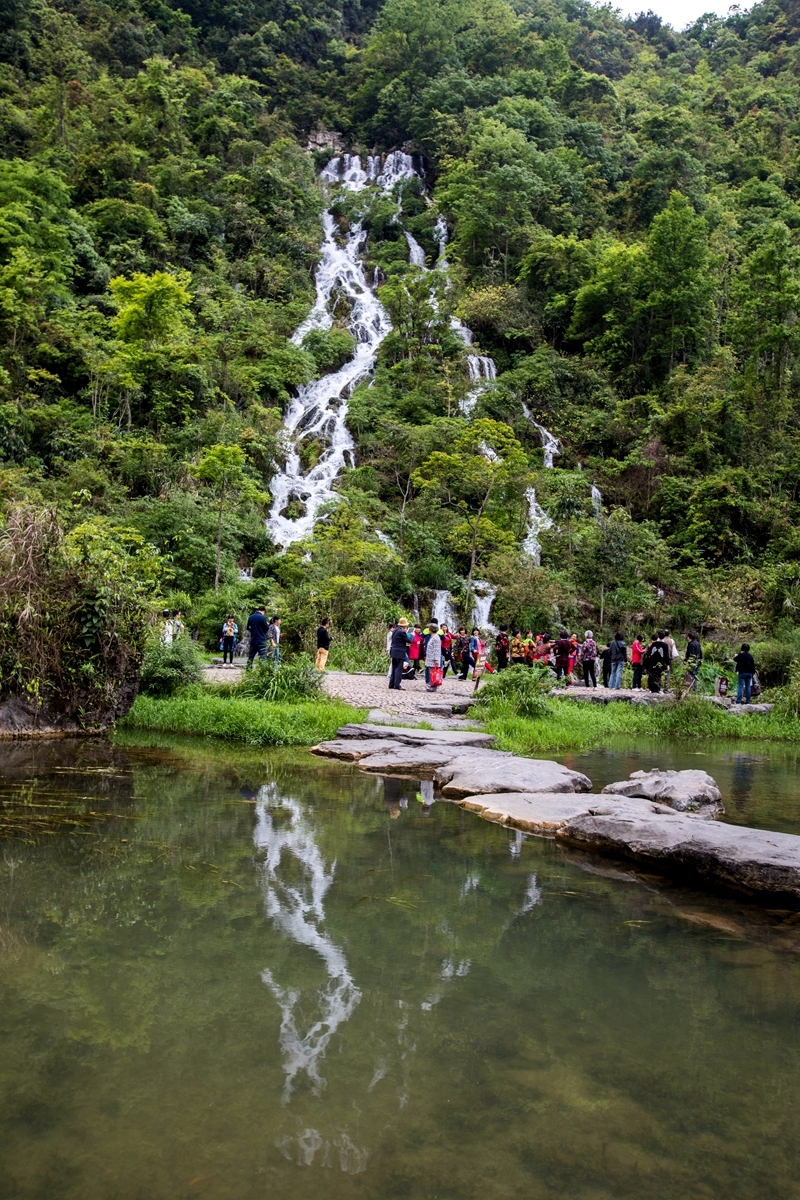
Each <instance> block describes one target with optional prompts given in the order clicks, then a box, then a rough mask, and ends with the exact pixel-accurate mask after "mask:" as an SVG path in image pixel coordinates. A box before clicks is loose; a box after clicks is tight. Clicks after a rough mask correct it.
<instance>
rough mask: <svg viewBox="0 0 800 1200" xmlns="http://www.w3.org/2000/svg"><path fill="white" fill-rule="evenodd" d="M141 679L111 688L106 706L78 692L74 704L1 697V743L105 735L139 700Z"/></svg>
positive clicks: (105, 701) (16, 696)
mask: <svg viewBox="0 0 800 1200" xmlns="http://www.w3.org/2000/svg"><path fill="white" fill-rule="evenodd" d="M138 690H139V677H138V674H137V675H136V676H130V677H128V678H123V679H122V680H119V681H116V683H115V685H114V687H113V688H111V687H109V689H108V690H107V695H106V697H105V698H104V702H103V703H102V704H98V703H97V698H96V695H95V696H94V697H93V698H92V701H91V702H90V701H89V697H88V694H86V693H81V692H78V693H76V694H75V695H74V696H73V697H72V699H71V700H70V702H68V703H67V702H64V701H63V700H58V701H53V700H48V699H46V698H45V699H44V701H43V702H42V703H39V702H38V701H37V699H36V697H35V696H24V695H19V694H17V693H13V692H12V693H10V694H6V695H3V696H0V740H3V741H6V740H9V739H13V738H53V737H80V736H84V737H90V736H94V735H96V734H99V733H105V732H106V730H108V729H110V728H111V726H112V725H114V724H115V722H116V721H119V720H120V719H121V718H122V717H124V716H126V715H127V714H128V713H129V712H130V710H131V708H132V706H133V702H134V700H135V699H136V694H137V692H138Z"/></svg>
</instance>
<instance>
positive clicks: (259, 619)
mask: <svg viewBox="0 0 800 1200" xmlns="http://www.w3.org/2000/svg"><path fill="white" fill-rule="evenodd" d="M268 629H269V625H268V624H267V610H266V608H265V607H264V605H263V604H259V606H258V608H257V609H256V611H255V612H253V613H251V614H250V616H249V617H248V618H247V632H248V633H249V634H250V649H249V650H248V652H247V669H248V671H249V670H250V668H251V667H252V665H253V659H254V658H259V659H260V660H261V661H262V662H263V661H264V660H265V659H266V657H267V630H268Z"/></svg>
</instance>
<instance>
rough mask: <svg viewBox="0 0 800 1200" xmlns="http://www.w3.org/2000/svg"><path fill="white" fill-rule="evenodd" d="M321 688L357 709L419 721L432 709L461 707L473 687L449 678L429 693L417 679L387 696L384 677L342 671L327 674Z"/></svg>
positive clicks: (448, 709)
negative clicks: (376, 711)
mask: <svg viewBox="0 0 800 1200" xmlns="http://www.w3.org/2000/svg"><path fill="white" fill-rule="evenodd" d="M322 686H323V688H324V689H325V691H326V692H327V693H328V695H329V696H338V697H340V699H342V700H347V701H348V703H350V704H355V705H356V706H357V707H358V708H379V709H382V710H383V712H389V713H397V714H398V715H403V716H417V715H419V716H421V717H422V716H424V715H425V714H426V713H430V712H432V711H433V710H435V709H441V710H442V712H444V711H445V710H446V711H448V712H450V711H452V706H453V705H454V704H458V703H462V704H463V703H464V701H465V700H469V699H470V697H471V696H472V694H473V692H472V689H473V687H474V686H475V685H474V684H473V682H472V680H471V679H468V680H466V681H465V682H464V683H462V682H461V681H460V680H459V679H454V678H453V677H452V676H451V675H448V676H447V677H446V678H445V681H444V683H443V684H442V686H441V687H440V688H437V689H436V691H435V692H429V691H428V690H427V689H426V687H425V680H424V678H422V677H421V676H418V677H417V678H416V679H415V680H414V682H413V683H409V682H408V681H406V682H405V683H404V684H403V686H402V689H401V690H400V691H399V692H397V691H393V692H390V691H389V683H388V680H387V678H386V676H385V675H348V674H346V673H345V672H344V671H326V672H325V678H324V680H323V684H322Z"/></svg>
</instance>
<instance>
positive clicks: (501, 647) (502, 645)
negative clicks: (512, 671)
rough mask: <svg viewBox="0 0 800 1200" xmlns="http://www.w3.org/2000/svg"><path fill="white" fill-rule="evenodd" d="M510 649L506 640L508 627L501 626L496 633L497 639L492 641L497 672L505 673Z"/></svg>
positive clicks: (509, 644)
mask: <svg viewBox="0 0 800 1200" xmlns="http://www.w3.org/2000/svg"><path fill="white" fill-rule="evenodd" d="M510 648H511V643H510V642H509V639H508V626H507V625H501V626H500V628H499V630H498V631H497V637H496V638H495V639H494V651H495V654H496V655H497V669H498V671H505V669H506V667H507V666H508V654H509V650H510Z"/></svg>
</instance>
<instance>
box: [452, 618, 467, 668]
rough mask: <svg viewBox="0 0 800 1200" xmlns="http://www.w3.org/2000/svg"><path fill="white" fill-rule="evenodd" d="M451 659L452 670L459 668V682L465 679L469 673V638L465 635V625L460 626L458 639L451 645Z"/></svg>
mask: <svg viewBox="0 0 800 1200" xmlns="http://www.w3.org/2000/svg"><path fill="white" fill-rule="evenodd" d="M453 658H454V659H455V666H454V668H453V670H454V671H458V669H459V667H460V668H461V674H460V675H459V676H458V678H459V679H461V680H464V679H466V678H467V674H468V672H469V666H470V663H469V636H468V634H467V629H466V626H465V625H462V626H461V627H460V629H459V631H458V637H457V638H456V640H455V642H454V643H453Z"/></svg>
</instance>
